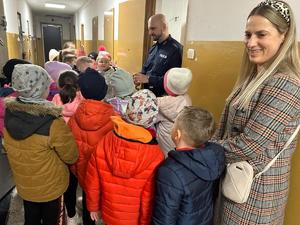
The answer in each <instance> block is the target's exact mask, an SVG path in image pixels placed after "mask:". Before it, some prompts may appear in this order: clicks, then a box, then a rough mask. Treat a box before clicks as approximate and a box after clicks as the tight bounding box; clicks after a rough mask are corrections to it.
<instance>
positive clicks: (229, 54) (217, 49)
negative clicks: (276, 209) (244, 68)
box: [183, 41, 300, 225]
mask: <svg viewBox="0 0 300 225" xmlns="http://www.w3.org/2000/svg"><path fill="white" fill-rule="evenodd" d="M188 48H193V49H195V52H197V53H199V55H196V58H195V60H189V59H187V58H186V57H185V56H186V50H187V49H188ZM299 50H300V44H299ZM242 54H243V42H238V41H227V42H226V41H189V42H187V43H186V44H185V47H184V59H183V66H184V67H188V68H190V69H191V70H192V72H193V83H192V85H191V87H190V89H189V94H190V95H191V98H192V101H193V104H194V105H198V106H201V107H204V108H206V109H208V110H209V111H211V112H212V113H213V114H214V116H215V118H216V119H217V120H219V118H220V115H221V113H222V110H223V107H224V103H225V99H226V98H227V96H228V95H229V93H230V92H231V89H232V87H233V85H234V82H235V80H236V77H237V74H238V71H239V66H240V62H241V56H242ZM299 161H300V143H299V144H298V147H297V149H296V152H295V154H294V156H293V159H292V166H291V168H292V169H291V180H290V192H289V200H288V205H287V208H286V214H285V222H284V224H285V225H299V221H298V220H297V219H296V217H297V216H296V215H297V214H298V213H299V212H300V204H299V202H300V192H299V190H300V179H299V177H300V164H299Z"/></svg>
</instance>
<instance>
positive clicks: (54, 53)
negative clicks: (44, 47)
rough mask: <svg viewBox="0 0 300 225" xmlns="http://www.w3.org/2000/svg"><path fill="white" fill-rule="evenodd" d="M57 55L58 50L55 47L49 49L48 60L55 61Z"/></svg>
mask: <svg viewBox="0 0 300 225" xmlns="http://www.w3.org/2000/svg"><path fill="white" fill-rule="evenodd" d="M58 57H59V51H57V50H56V49H50V51H49V61H57V60H58Z"/></svg>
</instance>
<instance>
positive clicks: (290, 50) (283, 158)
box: [215, 0, 300, 225]
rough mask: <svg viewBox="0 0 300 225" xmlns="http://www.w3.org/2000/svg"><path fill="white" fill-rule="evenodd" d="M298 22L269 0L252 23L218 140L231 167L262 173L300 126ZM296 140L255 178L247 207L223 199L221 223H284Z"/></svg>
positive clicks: (287, 10) (282, 4)
mask: <svg viewBox="0 0 300 225" xmlns="http://www.w3.org/2000/svg"><path fill="white" fill-rule="evenodd" d="M297 51H298V49H297V42H296V28H295V20H294V16H293V13H292V10H291V8H290V6H289V5H288V4H287V3H285V2H283V1H275V0H267V1H264V2H262V3H260V4H259V5H258V6H257V7H255V8H254V9H253V10H252V11H251V13H250V15H249V16H248V18H247V22H246V29H245V54H244V58H243V63H242V69H241V72H240V76H239V79H238V81H237V83H236V85H235V88H234V90H233V91H232V93H231V94H230V96H229V97H228V99H227V101H226V105H225V109H224V112H223V114H222V118H221V124H220V127H219V129H218V130H217V132H216V134H215V138H216V139H217V140H218V142H219V143H220V144H221V145H222V146H223V147H224V148H225V156H226V162H227V163H232V162H238V161H244V160H246V161H248V162H249V163H250V164H251V165H252V166H253V168H254V173H258V172H260V171H262V169H263V168H264V167H265V166H266V164H267V163H268V162H270V161H271V160H272V158H274V157H275V155H276V154H277V153H278V152H280V150H282V148H283V146H284V144H285V143H286V142H287V141H288V139H289V138H290V137H291V135H292V134H293V132H294V131H295V129H296V127H297V125H298V124H299V123H300V120H299V113H300V79H299V78H300V65H299V62H300V60H299V57H298V52H297ZM295 148H296V141H293V142H292V143H291V144H290V145H289V147H288V148H287V149H286V150H285V151H284V152H283V153H282V154H281V155H280V156H279V158H278V159H277V160H276V161H275V163H274V164H273V165H272V167H271V168H270V169H269V170H268V171H267V172H265V173H264V174H263V175H262V176H260V177H259V178H257V179H254V182H253V184H252V187H251V192H250V196H249V198H248V200H247V202H246V203H243V204H238V203H235V202H232V201H230V200H228V199H226V198H225V197H224V196H223V197H222V198H221V210H220V212H219V215H220V216H221V217H222V218H221V219H222V220H221V222H220V223H219V224H228V225H235V224H239V225H241V224H272V225H276V224H283V220H284V210H285V206H286V203H287V196H288V186H289V171H290V161H291V157H292V154H293V152H294V150H295Z"/></svg>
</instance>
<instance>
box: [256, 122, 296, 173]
mask: <svg viewBox="0 0 300 225" xmlns="http://www.w3.org/2000/svg"><path fill="white" fill-rule="evenodd" d="M299 130H300V125H298V127H297V128H296V130H295V131H294V133H293V135H292V136H291V137H290V138H289V140H288V141H287V142H286V143H285V145H284V146H283V149H282V150H281V151H280V152H279V153H278V154H277V155H276V156H275V157H274V158H273V159H272V160H271V161H270V162H269V163H268V164H267V165H266V167H265V168H264V169H263V170H262V171H261V172H259V173H258V174H256V175H255V178H258V177H260V175H262V174H263V173H264V172H266V171H267V170H268V169H270V167H271V166H272V165H273V164H274V162H275V161H276V159H277V158H278V157H279V156H280V154H281V153H282V152H283V151H284V150H285V149H287V147H289V145H290V144H291V143H292V141H293V140H294V138H295V137H296V136H297V134H298V132H299Z"/></svg>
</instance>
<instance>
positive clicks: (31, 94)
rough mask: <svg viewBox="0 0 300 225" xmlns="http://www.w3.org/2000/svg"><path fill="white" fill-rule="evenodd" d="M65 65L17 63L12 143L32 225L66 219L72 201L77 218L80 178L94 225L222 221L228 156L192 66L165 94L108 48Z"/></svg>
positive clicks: (175, 73)
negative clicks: (217, 197) (199, 102)
mask: <svg viewBox="0 0 300 225" xmlns="http://www.w3.org/2000/svg"><path fill="white" fill-rule="evenodd" d="M49 58H51V60H53V59H54V58H55V57H54V58H53V56H52V57H49ZM8 63H11V61H10V62H8ZM65 64H66V63H65V62H58V61H49V62H47V63H46V64H45V69H43V68H42V67H40V66H37V65H33V64H29V63H26V64H19V63H14V65H13V66H11V73H12V76H11V81H10V82H9V83H11V86H9V87H7V88H10V89H11V90H12V92H13V93H16V97H12V98H6V99H5V107H6V109H5V114H4V124H5V126H4V143H5V149H6V151H7V154H8V159H9V162H10V165H11V168H12V171H13V175H14V178H15V182H16V187H17V191H18V193H19V195H20V196H21V197H22V198H23V200H24V209H25V225H35V224H41V221H42V224H49V225H50V224H51V225H54V224H63V218H64V214H63V212H64V210H63V207H64V205H65V207H66V209H67V210H66V211H67V218H68V220H67V224H69V225H70V224H77V215H76V189H77V181H78V183H79V185H80V186H81V188H82V191H83V193H82V194H83V202H82V204H83V224H84V225H87V224H95V221H98V220H99V218H101V219H102V221H103V222H104V223H105V224H107V225H125V224H126V225H142V224H150V223H151V224H157V225H166V224H168V225H169V224H182V225H193V224H195V225H196V224H197V225H199V224H212V219H213V203H214V199H213V192H214V191H215V187H216V185H217V182H218V178H219V177H220V175H221V174H222V172H223V169H224V153H223V149H222V148H221V147H219V146H218V145H216V144H213V143H210V142H208V141H209V139H210V138H211V136H212V134H213V132H214V120H213V117H212V114H211V113H209V112H208V111H206V110H204V109H201V108H198V107H195V106H191V105H192V103H191V100H190V98H189V96H188V94H187V90H188V88H189V85H190V84H191V81H192V73H191V71H190V70H189V69H187V68H173V69H171V70H169V71H168V72H167V73H166V74H165V79H164V88H165V90H166V92H167V93H168V96H163V97H158V98H157V97H156V96H155V95H154V94H153V93H152V92H151V91H149V90H147V89H143V90H138V91H137V90H136V89H135V86H134V83H133V79H132V76H131V75H130V74H129V73H127V72H126V71H124V70H122V69H120V68H117V67H115V66H112V64H111V56H110V54H109V53H108V52H106V51H103V50H101V51H100V52H99V54H98V56H97V58H96V63H95V62H93V61H91V60H90V59H89V58H88V57H87V56H81V57H79V58H78V59H77V61H76V62H75V64H76V67H77V69H76V70H77V71H75V70H74V67H73V66H72V65H67V64H66V65H65ZM75 64H74V65H75ZM49 87H50V92H49ZM51 88H52V89H51ZM51 91H52V92H51ZM47 99H48V100H47ZM2 100H3V99H2ZM49 100H51V102H50V101H49ZM164 159H165V160H164ZM63 203H65V204H63Z"/></svg>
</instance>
